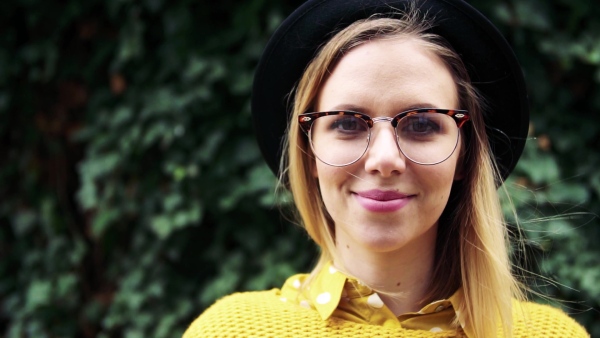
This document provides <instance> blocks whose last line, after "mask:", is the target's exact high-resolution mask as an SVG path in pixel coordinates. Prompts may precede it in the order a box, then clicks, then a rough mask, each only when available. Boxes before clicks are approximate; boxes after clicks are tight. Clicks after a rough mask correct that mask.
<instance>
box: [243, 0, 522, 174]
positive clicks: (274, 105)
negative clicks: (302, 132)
mask: <svg viewBox="0 0 600 338" xmlns="http://www.w3.org/2000/svg"><path fill="white" fill-rule="evenodd" d="M410 2H415V3H416V5H417V6H416V7H417V8H418V9H419V10H420V12H422V13H429V14H430V15H431V16H432V17H434V18H435V22H434V27H433V28H432V29H431V31H432V32H433V33H435V34H438V35H440V36H442V37H443V38H445V39H446V40H447V41H448V42H449V43H450V45H451V46H452V48H453V49H454V50H455V51H456V52H457V53H458V54H459V55H460V57H461V58H462V60H463V63H464V64H465V66H466V68H467V70H468V72H469V75H470V77H471V81H472V83H473V85H474V86H475V87H476V88H477V89H478V90H479V92H480V93H481V94H482V95H483V97H484V99H485V109H484V110H485V112H484V120H485V124H486V126H487V133H488V136H489V139H490V145H491V149H492V151H493V153H494V156H495V157H496V161H497V163H498V166H499V169H500V174H501V176H502V180H504V179H506V177H507V176H508V175H509V174H510V172H511V171H512V170H513V169H514V167H515V165H516V164H517V160H518V159H519V157H520V156H521V153H522V152H523V148H524V146H525V140H526V137H527V131H528V126H529V112H528V102H527V92H526V88H525V81H524V79H523V74H522V72H521V68H520V66H519V63H518V61H517V59H516V57H515V55H514V53H513V51H512V49H511V48H510V46H509V45H508V43H507V42H506V40H505V39H504V37H503V36H502V35H501V34H500V32H498V30H497V29H496V28H495V27H494V25H493V24H492V23H491V22H490V21H489V20H488V19H487V18H485V17H484V16H483V15H482V14H481V13H479V12H478V11H477V10H476V9H475V8H473V7H472V6H470V5H469V4H467V3H466V2H464V1H462V0H424V1H410V0H309V1H307V2H305V3H304V4H303V5H302V6H300V7H299V8H298V9H296V11H294V12H293V13H292V14H291V15H290V16H289V17H288V18H287V19H286V20H285V21H284V22H283V23H282V24H281V26H280V27H279V28H278V29H277V31H276V32H275V33H274V34H273V36H272V37H271V39H270V40H269V43H268V44H267V47H266V49H265V51H264V53H263V55H262V57H261V59H260V62H259V64H258V67H257V69H256V74H255V77H254V84H253V92H252V115H253V117H254V127H255V131H256V137H257V139H258V144H259V146H260V149H261V151H262V153H263V156H264V158H265V160H266V161H267V164H268V165H269V167H270V168H271V170H272V171H273V172H274V173H275V174H276V175H277V174H278V173H279V162H280V159H281V155H282V151H283V149H282V143H283V137H284V133H285V131H286V128H287V123H288V120H289V115H288V114H289V113H290V112H291V107H289V106H288V102H291V100H290V98H289V94H290V93H291V92H292V89H293V88H294V86H295V85H296V84H297V82H298V81H299V80H300V78H301V76H302V74H303V72H304V70H305V69H306V67H307V65H308V63H309V62H310V61H311V60H312V58H313V57H314V56H315V55H316V52H317V50H318V49H319V47H320V46H322V45H323V44H324V43H325V42H326V41H327V40H328V39H329V38H331V37H332V36H333V34H332V33H335V32H338V31H340V30H342V29H344V28H345V27H347V26H348V25H350V24H351V23H353V22H355V21H357V20H360V19H365V18H369V17H371V16H372V15H373V14H386V13H390V12H392V11H397V10H402V9H405V8H406V7H407V4H408V3H410Z"/></svg>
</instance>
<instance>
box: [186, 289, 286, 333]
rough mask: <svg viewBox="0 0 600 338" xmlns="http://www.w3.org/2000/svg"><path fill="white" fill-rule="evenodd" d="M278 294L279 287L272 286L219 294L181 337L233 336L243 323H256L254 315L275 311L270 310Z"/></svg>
mask: <svg viewBox="0 0 600 338" xmlns="http://www.w3.org/2000/svg"><path fill="white" fill-rule="evenodd" d="M278 295H279V290H278V289H273V290H269V291H257V292H241V293H234V294H231V295H229V296H226V297H223V298H221V299H219V300H218V301H216V302H215V303H214V304H213V305H211V306H210V307H209V308H208V309H206V310H205V311H204V312H203V313H202V314H201V315H200V316H199V317H198V318H196V319H195V320H194V321H193V322H192V324H191V325H190V326H189V327H188V329H187V330H186V332H185V333H184V335H183V338H199V337H228V336H230V335H231V336H236V333H238V332H244V327H245V326H247V325H249V326H256V323H255V322H254V321H255V320H256V319H257V318H265V317H264V316H265V314H266V315H267V316H269V315H274V314H277V311H273V310H272V309H273V308H277V305H278V304H277V303H276V302H275V300H277V299H278ZM279 302H281V300H279ZM267 319H268V318H267ZM246 332H247V331H246Z"/></svg>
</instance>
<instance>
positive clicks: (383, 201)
mask: <svg viewBox="0 0 600 338" xmlns="http://www.w3.org/2000/svg"><path fill="white" fill-rule="evenodd" d="M354 197H355V198H356V200H357V201H358V203H359V204H360V205H361V206H362V207H363V208H365V209H367V210H369V211H372V212H393V211H396V210H400V209H401V208H402V207H404V206H405V205H406V204H407V203H408V202H410V200H411V198H412V197H413V196H412V195H405V194H401V193H398V192H396V191H390V190H388V191H383V190H368V191H361V192H357V193H354Z"/></svg>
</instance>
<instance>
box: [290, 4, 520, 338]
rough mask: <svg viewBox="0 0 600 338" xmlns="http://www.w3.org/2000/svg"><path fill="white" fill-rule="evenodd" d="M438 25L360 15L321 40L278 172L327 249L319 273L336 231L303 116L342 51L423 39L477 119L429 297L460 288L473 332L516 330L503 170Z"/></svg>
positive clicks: (441, 230)
mask: <svg viewBox="0 0 600 338" xmlns="http://www.w3.org/2000/svg"><path fill="white" fill-rule="evenodd" d="M396 14H398V13H396ZM432 26H433V23H432V20H428V19H425V18H424V17H423V15H421V13H419V12H418V11H417V10H415V9H414V8H409V9H408V10H407V12H405V13H401V17H398V16H395V17H381V16H374V17H371V18H368V19H365V20H361V21H357V22H355V23H353V24H352V25H350V26H348V27H347V28H345V29H343V30H342V31H340V32H338V33H337V34H335V35H334V36H333V37H332V38H331V39H330V40H329V41H328V42H327V43H326V44H325V45H324V46H322V47H321V49H320V51H319V53H318V54H317V55H316V56H315V58H314V59H313V60H312V61H311V63H310V64H309V65H308V67H307V68H306V70H305V72H304V74H303V76H302V78H301V80H300V82H299V83H298V85H297V88H296V91H295V97H294V101H293V112H292V114H291V118H290V123H289V124H288V125H289V130H288V132H287V139H286V144H285V147H286V148H287V154H286V156H284V158H283V159H282V163H281V169H282V170H281V171H280V172H282V173H283V174H282V175H284V176H285V177H286V180H287V183H288V187H289V189H290V191H291V193H292V196H293V199H294V202H295V206H296V208H297V212H298V216H299V218H300V222H301V224H302V225H303V226H304V228H305V229H306V231H307V232H308V234H309V236H310V237H311V238H312V239H313V240H314V241H315V242H316V243H317V245H319V246H320V248H321V257H320V259H319V263H317V265H316V267H315V268H314V270H313V274H312V275H314V274H315V273H316V272H317V271H319V270H320V268H321V267H322V266H323V264H325V263H326V262H328V261H330V260H332V259H334V258H335V253H336V250H335V232H334V223H333V220H332V219H331V217H330V216H329V214H328V213H327V210H326V208H325V206H324V204H323V200H322V198H321V194H320V191H319V187H318V182H317V180H316V178H315V177H313V175H312V171H311V168H312V166H314V161H315V157H314V156H313V155H312V153H311V149H310V146H309V144H308V140H307V137H306V135H305V134H304V133H303V132H301V130H300V127H299V125H298V122H297V116H298V114H301V113H305V112H307V111H310V110H312V109H313V107H314V106H315V104H316V99H317V96H318V93H319V90H320V88H321V86H322V85H323V83H324V82H325V80H326V79H327V75H328V74H329V72H331V71H332V69H333V67H334V66H335V64H336V62H337V61H338V60H339V59H340V58H342V57H343V56H344V53H346V52H348V51H349V50H351V49H352V48H354V47H356V46H359V45H362V44H365V43H368V42H369V41H373V40H381V39H397V38H414V39H417V41H419V43H421V45H422V46H425V48H427V49H428V50H430V51H432V52H433V53H434V54H436V55H437V56H438V57H439V58H440V59H441V60H442V61H443V62H444V63H445V65H446V66H447V68H448V70H449V71H450V73H451V74H452V76H453V78H454V81H455V83H456V86H457V91H458V92H457V95H458V99H459V100H458V102H459V105H460V107H459V108H460V109H466V110H468V111H469V113H470V115H471V125H470V126H468V127H467V128H466V130H464V131H463V132H462V133H463V134H462V135H461V136H462V137H461V139H462V142H463V145H464V147H463V152H462V154H461V159H460V161H462V162H461V163H462V164H461V165H462V167H463V172H464V178H463V179H462V180H460V181H456V182H455V183H454V184H453V187H452V191H451V194H450V198H449V201H448V204H447V206H446V208H445V209H444V212H443V213H442V216H441V217H440V220H439V226H438V235H437V236H438V237H437V242H436V252H435V260H434V266H433V273H432V277H431V286H430V291H429V293H428V294H427V295H426V297H425V299H424V301H423V302H424V303H426V302H431V301H433V300H437V299H444V298H448V297H449V296H450V295H452V294H453V293H454V292H455V291H456V290H457V289H458V288H459V287H462V288H463V292H464V300H463V303H462V304H461V305H460V306H459V308H458V309H456V310H457V311H460V314H461V316H460V317H461V320H463V319H464V320H465V321H468V322H469V325H470V326H471V327H472V328H473V330H474V333H475V336H476V337H496V336H498V334H499V332H497V328H498V324H499V323H501V328H502V329H501V331H502V334H504V335H505V336H506V337H510V336H512V334H511V333H512V299H513V298H517V299H522V298H523V292H522V291H521V288H520V285H519V283H518V282H517V280H516V279H515V277H514V276H513V274H512V271H511V262H510V259H509V255H508V233H507V232H508V231H507V229H506V226H505V222H504V220H503V217H502V212H501V208H500V202H499V198H498V195H497V191H496V182H497V181H498V179H499V175H498V170H497V168H496V164H495V161H494V160H493V157H492V154H491V151H490V149H489V145H488V138H487V134H486V133H485V127H486V126H485V123H484V120H483V110H482V105H483V104H482V102H483V100H482V98H481V97H480V96H479V95H478V94H477V91H476V90H475V88H474V87H473V86H472V84H471V81H470V78H469V75H468V72H467V70H466V68H465V66H464V64H463V62H462V60H461V59H460V57H459V56H458V54H457V53H456V52H455V51H453V50H452V48H451V47H450V46H449V44H448V43H446V42H445V40H444V39H443V38H441V37H440V36H438V35H435V34H433V33H430V32H429V30H430V28H432ZM463 129H465V128H463Z"/></svg>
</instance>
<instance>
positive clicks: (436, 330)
mask: <svg viewBox="0 0 600 338" xmlns="http://www.w3.org/2000/svg"><path fill="white" fill-rule="evenodd" d="M429 332H444V330H442V329H440V328H439V327H437V326H436V327H433V328H431V330H429Z"/></svg>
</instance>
